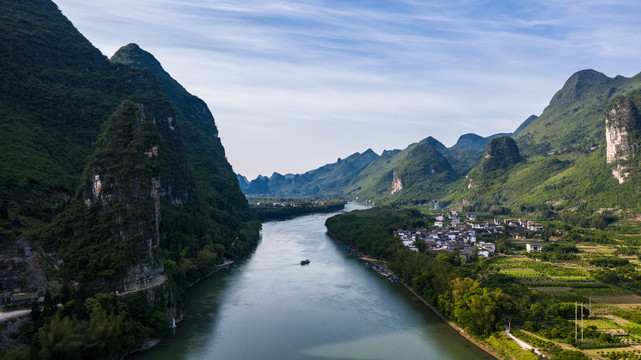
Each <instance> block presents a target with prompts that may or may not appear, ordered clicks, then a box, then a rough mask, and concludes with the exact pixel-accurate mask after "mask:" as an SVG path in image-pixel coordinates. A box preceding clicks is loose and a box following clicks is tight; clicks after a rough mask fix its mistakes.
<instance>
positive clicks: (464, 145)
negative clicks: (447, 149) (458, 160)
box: [452, 133, 488, 150]
mask: <svg viewBox="0 0 641 360" xmlns="http://www.w3.org/2000/svg"><path fill="white" fill-rule="evenodd" d="M487 142H488V139H486V138H484V137H482V136H479V135H476V134H472V133H469V134H463V135H461V136H460V137H459V138H458V141H457V142H456V144H454V146H452V149H457V150H465V149H483V148H485V146H486V145H487Z"/></svg>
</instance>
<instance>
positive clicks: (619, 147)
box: [605, 96, 639, 184]
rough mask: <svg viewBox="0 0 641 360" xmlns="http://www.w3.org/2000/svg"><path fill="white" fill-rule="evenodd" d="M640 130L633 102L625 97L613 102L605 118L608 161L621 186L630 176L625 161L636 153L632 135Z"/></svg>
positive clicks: (635, 144) (635, 143)
mask: <svg viewBox="0 0 641 360" xmlns="http://www.w3.org/2000/svg"><path fill="white" fill-rule="evenodd" d="M638 129H639V119H638V113H637V108H636V107H635V106H634V104H633V103H632V101H630V99H628V98H626V97H624V96H619V97H616V98H615V99H614V100H612V103H611V104H610V106H609V107H608V111H607V113H606V117H605V139H606V161H607V163H608V164H612V175H614V177H615V178H616V179H617V180H619V183H620V184H622V183H624V182H625V180H626V178H627V177H628V176H629V175H630V171H629V167H628V166H627V165H626V164H625V161H626V160H628V159H629V158H630V157H631V156H632V155H634V154H635V153H636V150H637V142H636V141H635V139H633V138H631V134H632V133H634V132H636V131H637V130H638Z"/></svg>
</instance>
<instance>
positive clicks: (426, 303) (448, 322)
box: [401, 281, 501, 360]
mask: <svg viewBox="0 0 641 360" xmlns="http://www.w3.org/2000/svg"><path fill="white" fill-rule="evenodd" d="M401 284H403V286H405V288H406V289H407V290H409V292H411V293H412V295H414V296H415V297H416V298H417V299H418V300H419V301H421V302H422V303H423V304H424V305H425V306H427V307H428V308H430V310H432V311H433V312H434V314H436V316H438V317H439V318H441V320H443V321H445V323H446V324H447V325H449V326H450V327H451V328H452V329H454V330H456V332H458V333H459V334H460V335H461V336H462V337H464V338H465V339H467V341H469V342H471V343H472V344H474V345H476V346H477V347H478V348H480V349H482V350H483V351H485V352H486V353H488V354H489V355H492V356H493V357H494V358H495V359H499V360H500V359H501V357H500V356H499V355H498V354H497V353H496V352H495V351H494V350H493V349H491V348H490V347H488V346H486V345H485V344H483V343H481V342H479V341H478V340H476V339H475V338H473V337H471V336H470V335H469V334H468V333H466V332H465V330H463V329H461V327H459V326H458V325H456V324H455V323H454V322H453V321H451V320H450V319H448V318H447V317H445V315H443V314H441V312H440V311H438V309H437V308H436V307H434V306H433V305H432V304H430V303H429V302H428V301H427V300H425V299H424V298H423V297H422V296H420V295H419V294H418V293H417V292H416V291H414V289H412V288H411V287H410V286H409V285H407V284H406V283H405V282H403V281H401Z"/></svg>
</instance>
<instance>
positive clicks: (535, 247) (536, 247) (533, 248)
mask: <svg viewBox="0 0 641 360" xmlns="http://www.w3.org/2000/svg"><path fill="white" fill-rule="evenodd" d="M542 249H543V245H542V244H534V243H527V244H525V250H527V252H529V253H531V252H541V250H542Z"/></svg>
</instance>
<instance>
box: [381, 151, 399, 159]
mask: <svg viewBox="0 0 641 360" xmlns="http://www.w3.org/2000/svg"><path fill="white" fill-rule="evenodd" d="M400 152H401V149H393V150H383V153H382V154H381V157H384V156H385V157H392V156H394V155H396V154H398V153H400Z"/></svg>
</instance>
